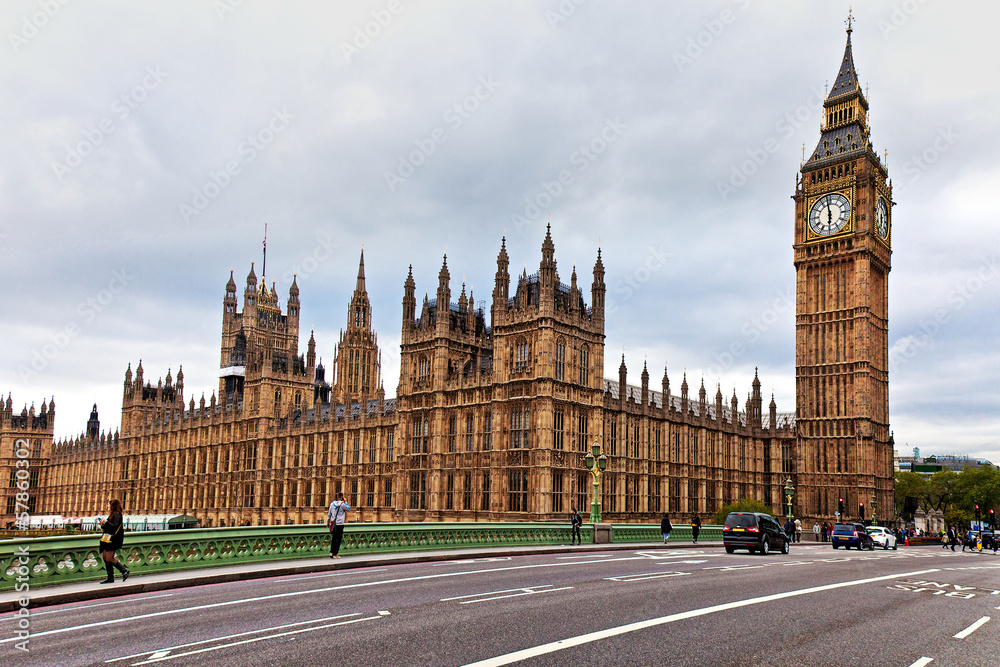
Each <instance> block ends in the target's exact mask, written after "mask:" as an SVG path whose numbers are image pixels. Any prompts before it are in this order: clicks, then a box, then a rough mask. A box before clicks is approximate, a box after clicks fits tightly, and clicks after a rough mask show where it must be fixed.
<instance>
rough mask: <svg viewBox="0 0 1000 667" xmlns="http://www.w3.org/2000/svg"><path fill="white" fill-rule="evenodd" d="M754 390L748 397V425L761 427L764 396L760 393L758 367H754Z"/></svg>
mask: <svg viewBox="0 0 1000 667" xmlns="http://www.w3.org/2000/svg"><path fill="white" fill-rule="evenodd" d="M752 387H753V391H752V393H751V395H750V398H748V399H747V422H748V424H747V425H748V426H753V427H754V428H760V427H761V424H762V423H763V417H764V411H763V404H764V401H763V398H761V395H760V378H758V377H757V369H756V368H754V369H753V384H752Z"/></svg>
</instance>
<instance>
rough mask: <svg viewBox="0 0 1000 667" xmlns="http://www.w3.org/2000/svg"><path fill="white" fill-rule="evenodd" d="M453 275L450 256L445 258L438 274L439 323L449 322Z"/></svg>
mask: <svg viewBox="0 0 1000 667" xmlns="http://www.w3.org/2000/svg"><path fill="white" fill-rule="evenodd" d="M450 281H451V273H450V272H449V271H448V255H447V253H446V254H445V256H444V259H443V260H442V262H441V270H440V271H439V272H438V289H437V311H438V322H441V321H442V320H444V321H445V322H447V320H448V307H449V306H450V305H451V286H450V284H449V283H450Z"/></svg>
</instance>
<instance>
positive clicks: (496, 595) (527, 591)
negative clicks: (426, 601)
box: [441, 584, 573, 604]
mask: <svg viewBox="0 0 1000 667" xmlns="http://www.w3.org/2000/svg"><path fill="white" fill-rule="evenodd" d="M550 586H552V584H542V585H541V586H529V587H527V588H508V589H507V590H504V591H490V592H488V593H473V594H471V595H459V596H457V597H453V598H441V602H451V601H453V600H462V602H459V603H458V604H475V603H477V602H490V601H492V600H502V599H504V598H516V597H520V596H522V595H539V594H540V593H554V592H555V591H568V590H570V589H572V588H573V587H572V586H563V587H562V588H550ZM542 589H545V590H542ZM487 596H489V597H487ZM467 598H478V599H473V600H469V599H467Z"/></svg>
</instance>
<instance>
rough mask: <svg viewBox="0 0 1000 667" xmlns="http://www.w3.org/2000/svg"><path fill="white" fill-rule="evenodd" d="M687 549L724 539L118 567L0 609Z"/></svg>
mask: <svg viewBox="0 0 1000 667" xmlns="http://www.w3.org/2000/svg"><path fill="white" fill-rule="evenodd" d="M691 548H696V549H701V548H708V549H719V550H721V549H722V542H702V543H701V544H690V543H671V544H670V545H667V546H664V545H663V543H662V542H634V543H627V544H621V543H620V544H588V545H586V546H582V545H580V546H570V545H568V544H566V545H546V546H539V547H488V548H478V549H441V550H438V551H409V552H394V553H387V554H364V555H358V556H343V557H341V558H339V559H336V560H334V559H331V558H330V557H329V556H327V557H326V558H302V559H296V560H288V561H267V562H262V563H242V564H240V565H223V566H219V567H209V568H202V569H196V570H178V571H173V572H162V573H156V574H142V575H139V574H135V575H132V576H131V577H129V580H128V581H127V582H125V583H121V575H120V574H118V573H117V572H116V573H115V579H116V583H114V584H106V585H103V586H102V585H101V584H99V583H98V582H97V581H96V580H95V581H84V582H74V583H70V584H63V585H56V586H43V587H41V588H37V589H33V590H31V591H29V592H26V593H18V592H15V591H3V592H2V593H0V613H3V612H10V611H16V610H18V609H20V608H21V605H20V603H19V602H18V600H19V599H20V598H22V597H28V598H29V599H30V600H31V602H30V604H29V605H28V608H29V609H36V608H38V607H47V606H50V605H55V604H66V603H68V602H80V601H83V600H98V599H101V598H110V597H118V596H120V595H134V594H136V593H150V592H153V591H163V590H169V589H172V588H187V587H188V586H203V585H205V584H218V583H223V582H227V581H246V580H248V579H263V578H266V577H282V576H288V575H293V574H309V573H312V572H327V571H330V570H347V569H352V568H360V567H377V566H380V565H400V564H406V563H426V562H433V561H448V560H466V559H470V558H502V557H507V556H530V555H537V554H552V553H566V552H575V553H588V552H598V551H649V550H652V549H663V550H674V549H691Z"/></svg>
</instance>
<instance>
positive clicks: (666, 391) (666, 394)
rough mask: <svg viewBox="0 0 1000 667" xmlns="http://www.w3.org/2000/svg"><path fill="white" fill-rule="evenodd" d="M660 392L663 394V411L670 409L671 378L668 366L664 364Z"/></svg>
mask: <svg viewBox="0 0 1000 667" xmlns="http://www.w3.org/2000/svg"><path fill="white" fill-rule="evenodd" d="M660 390H661V391H662V392H663V409H664V410H669V409H670V377H669V376H668V375H667V365H666V364H663V380H662V381H661V383H660Z"/></svg>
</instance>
